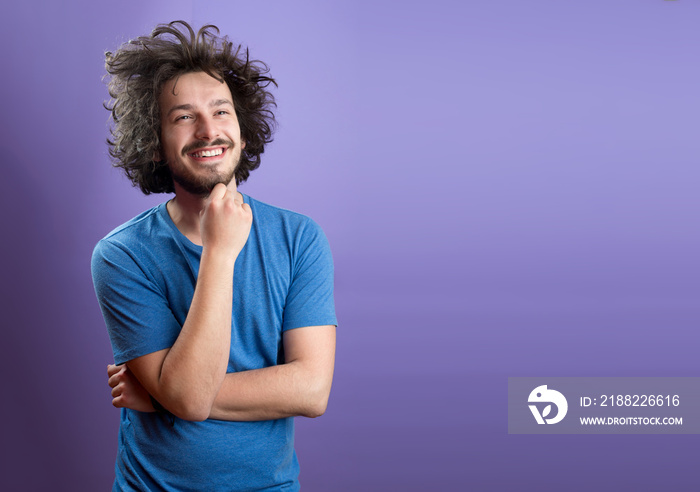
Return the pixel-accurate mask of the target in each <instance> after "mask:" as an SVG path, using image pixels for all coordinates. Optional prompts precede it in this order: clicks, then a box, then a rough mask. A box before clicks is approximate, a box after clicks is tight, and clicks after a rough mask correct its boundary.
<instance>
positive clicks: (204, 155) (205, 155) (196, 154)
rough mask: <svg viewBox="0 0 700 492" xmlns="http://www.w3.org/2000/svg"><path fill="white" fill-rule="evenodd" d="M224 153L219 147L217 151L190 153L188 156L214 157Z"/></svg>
mask: <svg viewBox="0 0 700 492" xmlns="http://www.w3.org/2000/svg"><path fill="white" fill-rule="evenodd" d="M223 153H224V148H223V147H219V148H218V149H211V150H200V151H199V152H192V153H191V154H190V155H191V156H192V157H216V156H217V155H221V154H223Z"/></svg>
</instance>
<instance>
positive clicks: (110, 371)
mask: <svg viewBox="0 0 700 492" xmlns="http://www.w3.org/2000/svg"><path fill="white" fill-rule="evenodd" d="M123 367H124V364H120V365H118V366H117V365H115V364H108V365H107V376H113V375H114V374H116V373H118V372H119V371H120V370H121V369H122V368H123Z"/></svg>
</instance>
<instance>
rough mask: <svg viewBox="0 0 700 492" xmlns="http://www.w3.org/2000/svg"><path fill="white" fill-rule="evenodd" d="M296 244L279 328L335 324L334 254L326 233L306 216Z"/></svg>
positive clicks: (284, 329)
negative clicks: (290, 278) (306, 220)
mask: <svg viewBox="0 0 700 492" xmlns="http://www.w3.org/2000/svg"><path fill="white" fill-rule="evenodd" d="M296 246H297V247H296V248H295V250H296V251H295V256H294V260H293V265H292V282H291V285H290V287H289V291H288V293H287V300H286V304H285V307H284V319H283V322H282V331H286V330H291V329H293V328H302V327H305V326H321V325H337V324H338V321H337V319H336V314H335V303H334V300H333V257H332V255H331V248H330V245H329V244H328V239H327V238H326V235H325V234H324V233H323V231H322V230H321V228H320V227H319V226H318V225H317V224H316V223H315V222H313V221H312V220H310V219H309V220H308V222H307V223H306V224H305V226H304V228H303V229H302V232H301V234H300V237H299V238H298V239H297V241H296Z"/></svg>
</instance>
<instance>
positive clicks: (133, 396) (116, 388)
mask: <svg viewBox="0 0 700 492" xmlns="http://www.w3.org/2000/svg"><path fill="white" fill-rule="evenodd" d="M107 378H108V379H107V384H109V387H110V388H112V405H114V406H115V407H117V408H130V409H132V410H138V411H139V412H155V409H154V408H153V404H152V403H151V397H150V395H149V394H148V391H146V389H145V388H144V387H143V386H141V383H140V382H139V380H138V379H136V376H134V374H133V373H132V372H131V371H130V370H129V368H128V367H126V364H122V365H119V366H115V365H113V364H109V365H108V366H107Z"/></svg>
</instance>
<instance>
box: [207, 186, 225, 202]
mask: <svg viewBox="0 0 700 492" xmlns="http://www.w3.org/2000/svg"><path fill="white" fill-rule="evenodd" d="M226 191H227V188H226V185H225V184H223V183H217V184H216V185H214V188H212V190H211V193H209V199H210V200H211V201H213V200H221V199H222V198H223V197H224V195H226Z"/></svg>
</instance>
